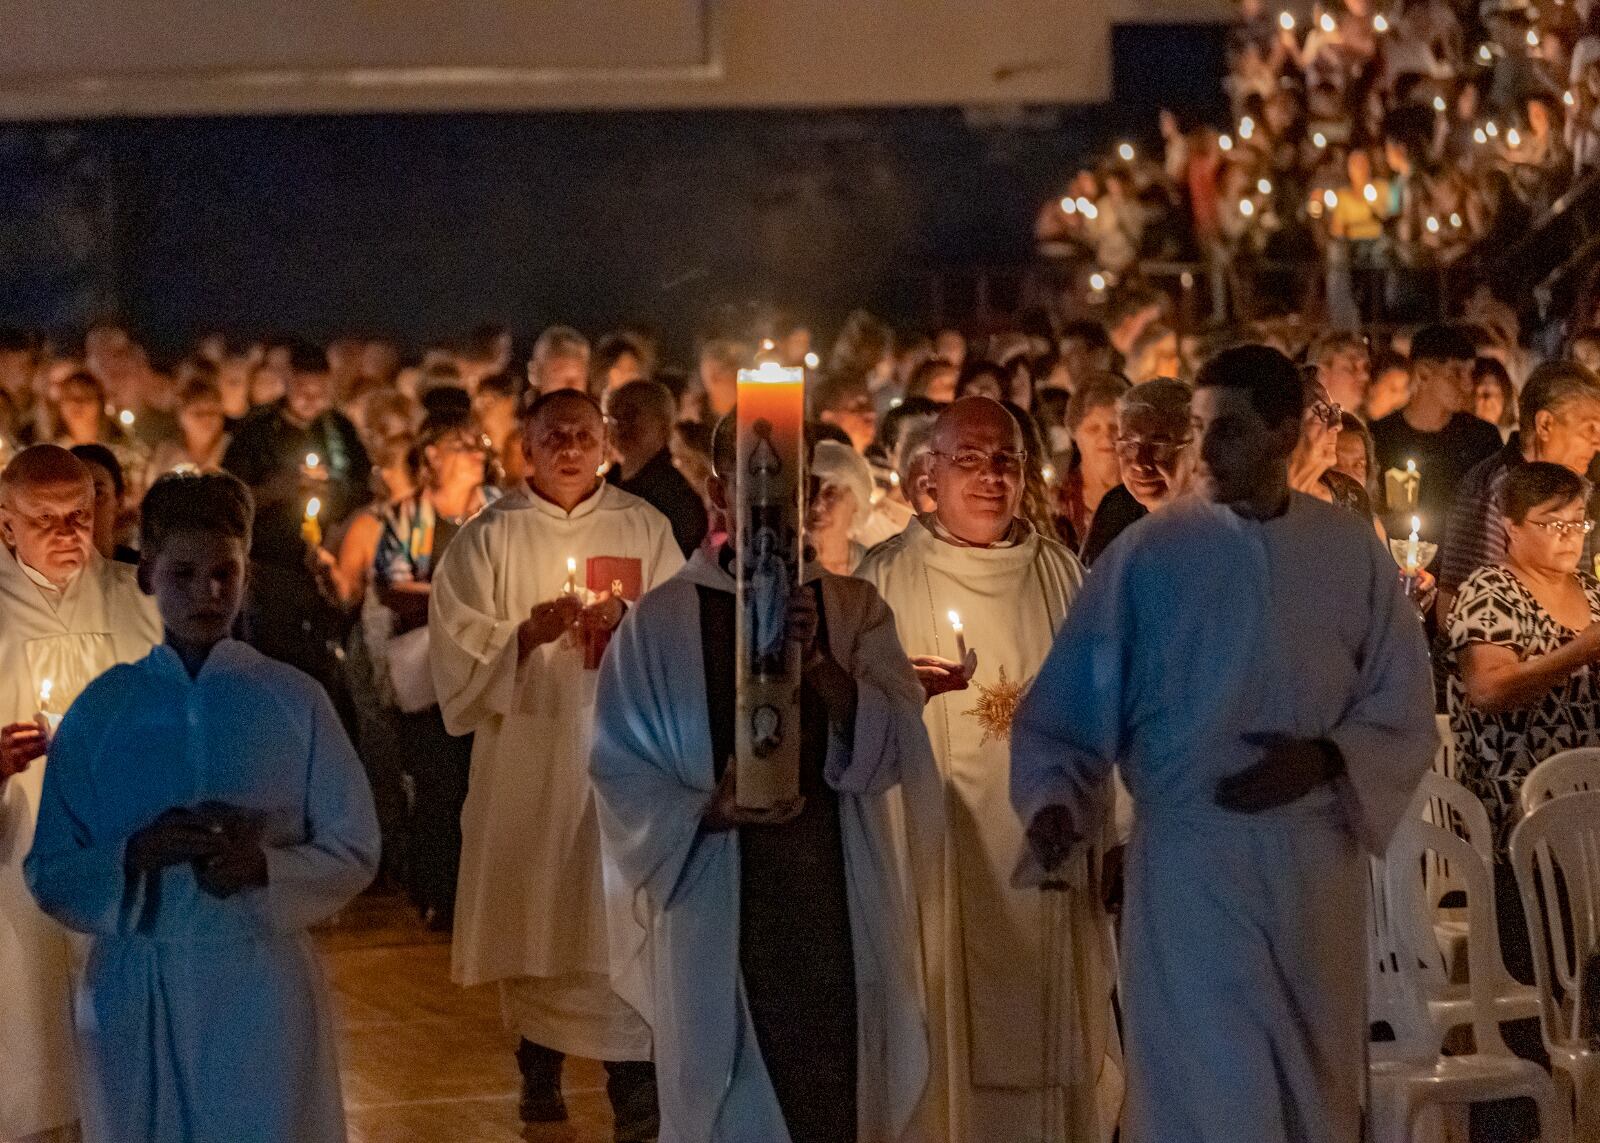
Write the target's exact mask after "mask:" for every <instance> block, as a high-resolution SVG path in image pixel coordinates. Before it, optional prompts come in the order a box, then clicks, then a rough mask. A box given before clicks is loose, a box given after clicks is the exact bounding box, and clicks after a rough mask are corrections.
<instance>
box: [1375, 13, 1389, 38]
mask: <svg viewBox="0 0 1600 1143" xmlns="http://www.w3.org/2000/svg"><path fill="white" fill-rule="evenodd" d="M1372 30H1373V31H1374V32H1377V33H1378V34H1379V35H1382V34H1383V33H1384V32H1387V31H1388V30H1389V21H1388V19H1387V18H1386V17H1385V16H1384V14H1383V13H1382V12H1379V13H1378V14H1377V15H1376V16H1374V17H1372Z"/></svg>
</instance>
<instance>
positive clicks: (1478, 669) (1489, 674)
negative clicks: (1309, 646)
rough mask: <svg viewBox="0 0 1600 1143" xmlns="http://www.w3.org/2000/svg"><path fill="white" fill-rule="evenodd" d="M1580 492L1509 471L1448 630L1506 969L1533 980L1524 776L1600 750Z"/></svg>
mask: <svg viewBox="0 0 1600 1143" xmlns="http://www.w3.org/2000/svg"><path fill="white" fill-rule="evenodd" d="M1588 496H1589V484H1588V482H1587V481H1586V480H1584V479H1583V478H1582V477H1580V476H1578V475H1577V474H1575V473H1574V472H1572V471H1571V470H1570V469H1568V468H1566V467H1564V466H1562V465H1559V464H1549V463H1546V462H1543V461H1534V462H1532V463H1529V464H1522V465H1516V466H1514V467H1512V468H1510V469H1508V470H1507V473H1506V478H1505V484H1504V486H1503V488H1502V490H1501V498H1500V512H1501V515H1502V516H1503V518H1504V521H1505V526H1506V536H1507V541H1506V555H1505V559H1504V561H1503V562H1502V563H1499V564H1492V565H1489V566H1487V567H1481V568H1479V569H1478V570H1477V571H1475V572H1473V573H1472V574H1471V575H1470V576H1468V577H1467V580H1466V582H1465V583H1463V584H1462V585H1461V592H1460V594H1459V595H1458V596H1457V597H1456V599H1455V603H1454V605H1453V606H1452V607H1451V609H1450V616H1449V620H1448V621H1447V623H1446V640H1447V650H1446V658H1445V665H1446V667H1447V668H1448V670H1449V707H1450V725H1451V729H1452V730H1453V731H1454V733H1455V739H1456V748H1457V757H1458V760H1459V761H1458V776H1459V777H1460V779H1461V781H1462V783H1463V784H1464V785H1465V786H1467V787H1468V788H1469V789H1471V790H1472V791H1473V792H1474V793H1476V794H1477V795H1478V797H1480V798H1481V799H1483V803H1484V806H1485V807H1486V808H1487V809H1488V811H1489V820H1490V822H1491V823H1492V824H1493V825H1494V828H1495V836H1496V842H1497V847H1496V848H1497V853H1498V854H1499V857H1498V860H1497V868H1496V871H1495V881H1496V895H1497V896H1498V897H1499V898H1500V903H1501V908H1500V910H1499V913H1500V929H1501V934H1500V940H1501V945H1502V947H1503V951H1504V952H1505V954H1506V967H1507V968H1509V969H1510V970H1511V972H1512V974H1513V975H1514V976H1517V977H1518V979H1520V980H1524V981H1531V980H1532V979H1533V976H1532V960H1531V954H1530V952H1529V949H1528V938H1527V930H1526V928H1525V926H1524V924H1523V915H1522V907H1521V905H1520V903H1519V902H1518V900H1517V894H1516V887H1515V882H1514V879H1513V878H1512V876H1511V872H1510V868H1509V866H1508V865H1506V863H1505V862H1506V858H1505V852H1506V843H1507V841H1508V840H1509V838H1510V836H1511V829H1512V827H1513V826H1514V825H1516V823H1517V820H1518V818H1519V817H1520V814H1519V810H1518V806H1519V802H1518V798H1519V794H1520V790H1521V787H1522V781H1523V779H1524V778H1525V777H1527V775H1528V771H1530V770H1532V769H1533V767H1534V766H1536V765H1537V764H1538V763H1540V762H1542V761H1543V760H1544V759H1546V758H1548V757H1550V755H1552V754H1555V753H1556V752H1558V751H1561V750H1570V749H1573V748H1574V747H1579V746H1600V675H1597V674H1596V672H1595V670H1594V666H1595V664H1596V663H1600V623H1597V622H1596V620H1597V619H1600V582H1596V580H1595V578H1594V576H1592V575H1591V574H1589V571H1588V569H1586V568H1582V567H1580V566H1579V565H1580V563H1581V562H1582V555H1583V540H1584V537H1585V536H1587V535H1588V534H1589V532H1590V531H1591V530H1592V529H1593V528H1594V521H1592V520H1589V519H1587V518H1586V516H1585V512H1584V508H1585V505H1586V503H1587V502H1588Z"/></svg>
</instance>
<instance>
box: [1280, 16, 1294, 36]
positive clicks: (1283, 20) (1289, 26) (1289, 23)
mask: <svg viewBox="0 0 1600 1143" xmlns="http://www.w3.org/2000/svg"><path fill="white" fill-rule="evenodd" d="M1278 27H1280V28H1282V29H1283V30H1284V31H1285V32H1292V31H1294V13H1293V12H1279V13H1278Z"/></svg>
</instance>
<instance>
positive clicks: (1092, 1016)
mask: <svg viewBox="0 0 1600 1143" xmlns="http://www.w3.org/2000/svg"><path fill="white" fill-rule="evenodd" d="M856 574H857V575H859V576H861V577H862V578H863V579H867V580H869V581H871V582H872V583H873V584H874V585H875V586H876V587H877V588H878V590H879V591H880V592H881V593H882V595H883V598H884V600H885V602H887V603H888V604H889V606H890V607H891V608H893V609H894V615H895V625H896V627H897V628H898V630H899V633H900V642H901V644H902V645H903V646H904V647H905V648H906V651H907V653H908V654H912V655H940V656H943V657H944V658H947V659H959V658H960V655H959V654H958V653H957V650H956V646H955V634H954V631H953V629H952V628H951V625H950V619H949V612H951V611H952V610H953V611H955V612H956V613H957V614H958V615H959V616H960V618H961V622H962V624H963V626H964V627H965V629H966V640H967V644H968V646H969V647H970V648H971V650H972V651H973V652H974V653H975V654H976V655H977V668H976V672H975V674H974V676H973V679H972V682H971V686H970V687H969V689H967V690H965V691H957V692H953V693H950V694H945V695H940V696H939V697H937V698H935V699H933V700H932V701H931V702H929V703H928V704H927V706H925V707H924V708H923V721H924V722H925V723H926V724H927V727H928V737H929V739H930V740H931V741H932V743H933V752H934V756H935V757H936V758H937V759H938V761H939V770H940V774H941V777H942V778H943V781H944V803H945V813H946V818H947V820H948V829H946V830H945V831H944V833H943V836H942V837H938V838H937V839H935V841H934V843H933V844H934V846H935V847H936V849H935V851H936V852H938V853H940V855H941V860H940V861H939V862H938V863H937V864H935V863H928V865H927V866H925V867H917V868H915V869H914V872H915V873H916V874H917V875H918V876H917V878H916V880H917V884H918V898H919V903H920V906H921V907H920V910H919V914H920V917H919V919H920V921H921V925H922V943H923V960H924V964H923V969H924V973H925V976H926V987H927V991H928V995H929V1026H930V1033H931V1039H932V1042H933V1045H934V1052H935V1067H934V1071H933V1075H934V1079H935V1083H934V1084H933V1094H934V1098H933V1100H932V1109H933V1114H934V1116H936V1117H938V1118H939V1119H940V1121H941V1122H940V1125H939V1127H940V1133H941V1135H942V1136H943V1137H944V1138H948V1139H951V1140H967V1139H972V1140H978V1139H1006V1140H1015V1141H1018V1143H1021V1141H1023V1140H1030V1139H1036V1138H1038V1137H1039V1135H1040V1128H1041V1123H1042V1113H1043V1110H1044V1100H1045V1099H1046V1098H1047V1094H1046V1090H1047V1088H1048V1089H1049V1091H1050V1092H1051V1093H1052V1095H1058V1096H1059V1098H1058V1103H1059V1104H1061V1105H1064V1108H1065V1121H1066V1126H1067V1128H1068V1133H1067V1137H1068V1138H1070V1139H1073V1140H1081V1141H1083V1143H1091V1141H1093V1140H1102V1139H1109V1138H1110V1135H1111V1131H1112V1130H1113V1129H1114V1128H1115V1126H1116V1122H1117V1112H1118V1109H1119V1107H1120V1104H1121V1099H1122V1072H1121V1063H1120V1053H1119V1052H1118V1050H1117V1048H1116V1038H1115V1033H1114V1030H1113V1027H1112V1011H1111V991H1112V985H1113V983H1114V980H1115V967H1114V959H1113V953H1112V948H1111V926H1110V921H1109V918H1108V917H1107V916H1106V914H1105V911H1104V909H1103V908H1102V907H1101V905H1100V902H1099V894H1098V892H1096V890H1095V886H1094V884H1093V883H1092V882H1093V878H1092V877H1091V870H1092V869H1093V868H1094V865H1095V858H1096V856H1097V852H1091V851H1090V847H1084V848H1083V850H1082V851H1080V853H1079V854H1078V855H1077V856H1076V857H1075V859H1074V861H1073V862H1072V864H1071V866H1070V876H1069V878H1068V880H1069V882H1070V884H1071V885H1072V888H1071V889H1069V890H1068V891H1067V892H1066V893H1065V895H1064V897H1063V899H1062V903H1063V904H1064V905H1065V910H1064V912H1065V918H1064V921H1063V920H1061V919H1059V918H1056V921H1057V930H1056V931H1055V932H1054V934H1053V935H1052V937H1051V940H1052V941H1053V942H1059V944H1058V945H1053V946H1052V949H1053V951H1054V954H1055V955H1054V956H1053V957H1052V958H1050V959H1051V962H1053V963H1055V964H1056V965H1057V966H1060V965H1061V963H1062V962H1063V960H1064V961H1065V964H1066V966H1067V971H1066V978H1065V979H1053V980H1052V981H1051V988H1052V991H1053V992H1054V993H1055V994H1056V996H1057V997H1058V1000H1057V1002H1055V1003H1052V1005H1051V1007H1052V1008H1053V1009H1054V1010H1055V1011H1054V1013H1053V1015H1054V1016H1055V1017H1056V1018H1058V1020H1059V1024H1058V1028H1059V1031H1058V1036H1059V1037H1060V1039H1059V1042H1060V1043H1062V1044H1064V1045H1069V1046H1070V1050H1069V1052H1068V1054H1067V1058H1065V1059H1063V1060H1062V1061H1060V1064H1061V1066H1060V1068H1059V1074H1056V1075H1053V1076H1050V1077H1048V1078H1047V1077H1046V1076H1045V1075H1044V1072H1043V1068H1044V1063H1045V1053H1044V1043H1045V1041H1044V1007H1043V998H1044V996H1045V969H1044V966H1045V964H1046V963H1047V959H1046V948H1045V945H1046V939H1045V936H1044V933H1045V923H1046V916H1045V910H1044V909H1043V908H1042V905H1043V899H1042V897H1041V894H1040V892H1039V891H1038V890H1036V889H1016V888H1013V887H1012V884H1011V875H1012V869H1013V866H1014V865H1015V864H1016V859H1017V853H1018V851H1019V850H1020V849H1021V848H1022V845H1023V841H1024V838H1023V829H1022V824H1021V823H1020V822H1019V821H1018V820H1017V815H1016V813H1015V811H1013V810H1012V808H1011V800H1010V796H1009V795H1010V775H1011V759H1010V746H1009V736H1008V733H1007V728H1006V727H1004V726H1001V725H996V724H994V723H992V722H986V721H985V720H984V719H983V718H980V717H979V715H980V713H981V712H980V710H979V709H978V707H979V703H980V701H982V700H988V702H990V703H999V704H1000V705H1001V706H1002V708H1003V707H1004V705H1005V704H1006V703H1007V701H1008V696H1009V697H1010V699H1012V700H1014V697H1015V695H1016V693H1017V689H1018V688H1019V687H1023V686H1026V685H1028V684H1029V683H1031V682H1032V681H1033V677H1034V675H1035V674H1037V673H1038V670H1039V667H1040V665H1041V664H1042V663H1043V662H1044V659H1045V656H1046V655H1047V654H1048V653H1049V651H1050V643H1051V639H1052V637H1053V636H1054V634H1055V631H1056V628H1057V627H1059V626H1060V624H1061V621H1062V619H1063V618H1064V617H1065V616H1066V614H1067V610H1068V608H1069V607H1070V606H1071V604H1072V601H1073V598H1074V597H1075V596H1076V595H1077V594H1078V589H1079V587H1080V586H1081V585H1082V583H1083V569H1082V568H1081V566H1080V565H1079V564H1078V561H1077V560H1076V559H1075V558H1073V556H1072V554H1071V553H1070V552H1068V551H1067V549H1066V548H1065V547H1064V546H1062V545H1061V544H1059V543H1057V542H1056V541H1054V540H1049V539H1045V538H1043V537H1041V536H1040V535H1039V534H1038V533H1037V532H1034V531H1032V530H1031V529H1029V530H1028V531H1027V534H1026V536H1025V537H1024V538H1023V539H1022V540H1020V541H1019V542H1017V543H1014V544H1012V545H1010V546H1007V547H995V548H968V547H960V546H957V545H955V544H952V543H948V542H946V541H945V540H942V539H940V538H939V537H938V536H936V535H935V534H934V533H933V532H932V531H930V530H929V528H928V527H927V526H925V525H924V524H923V522H922V521H921V520H913V521H912V522H911V523H910V524H909V525H908V526H907V527H906V529H905V531H904V532H902V533H901V534H900V535H899V536H897V537H895V538H894V539H891V540H888V541H886V542H884V543H883V544H881V545H880V546H878V547H877V548H875V549H873V551H872V553H871V554H870V555H869V556H868V557H867V559H866V561H865V562H864V563H863V565H862V566H861V568H860V569H858V571H857V572H856ZM1002 718H1003V715H1002ZM906 824H907V827H908V829H909V830H911V831H913V832H916V831H919V830H921V829H924V828H925V825H924V823H922V822H919V821H917V820H916V818H915V816H914V815H913V816H910V817H908V820H907V823H906ZM1096 848H1097V847H1096Z"/></svg>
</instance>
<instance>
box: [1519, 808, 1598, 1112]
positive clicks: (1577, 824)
mask: <svg viewBox="0 0 1600 1143" xmlns="http://www.w3.org/2000/svg"><path fill="white" fill-rule="evenodd" d="M1511 866H1512V869H1513V870H1514V871H1515V872H1516V875H1517V891H1518V892H1519V893H1520V894H1521V896H1522V911H1523V914H1524V915H1525V916H1526V917H1527V919H1528V934H1529V937H1530V939H1531V940H1532V942H1533V971H1534V980H1535V982H1536V983H1537V984H1538V986H1539V1028H1540V1030H1541V1031H1542V1032H1543V1034H1544V1045H1545V1050H1546V1051H1548V1052H1549V1053H1550V1063H1551V1064H1552V1065H1553V1066H1554V1067H1555V1069H1556V1072H1557V1074H1558V1076H1559V1077H1560V1078H1561V1079H1562V1081H1563V1084H1562V1086H1563V1088H1564V1089H1565V1090H1564V1092H1563V1094H1564V1095H1567V1096H1568V1097H1569V1098H1570V1100H1571V1102H1572V1104H1573V1105H1574V1106H1575V1108H1576V1110H1575V1112H1574V1120H1575V1122H1576V1125H1577V1127H1576V1132H1577V1137H1578V1138H1579V1139H1580V1140H1584V1141H1586V1143H1587V1141H1588V1140H1594V1139H1600V1051H1597V1050H1595V1049H1594V1048H1591V1047H1590V1045H1589V1042H1588V1040H1587V1039H1586V1038H1585V1036H1584V1034H1583V1032H1584V1029H1583V1013H1584V1009H1585V1000H1586V998H1585V996H1584V993H1583V987H1582V981H1583V962H1584V960H1585V959H1586V957H1587V955H1588V953H1589V952H1590V951H1591V950H1595V949H1597V948H1600V792H1597V791H1593V790H1588V791H1583V792H1580V793H1575V794H1568V795H1565V796H1563V797H1558V798H1552V799H1551V800H1549V801H1547V802H1542V803H1538V804H1536V806H1535V808H1534V811H1533V812H1532V813H1531V814H1529V815H1528V816H1527V817H1525V818H1523V819H1522V820H1521V821H1520V822H1518V823H1517V827H1516V829H1514V830H1512V832H1511ZM1557 870H1559V871H1560V873H1561V879H1562V882H1563V887H1564V890H1565V900H1564V901H1563V899H1562V897H1561V896H1560V895H1559V894H1558V893H1557V892H1556V891H1555V886H1556V884H1557V881H1556V871H1557Z"/></svg>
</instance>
